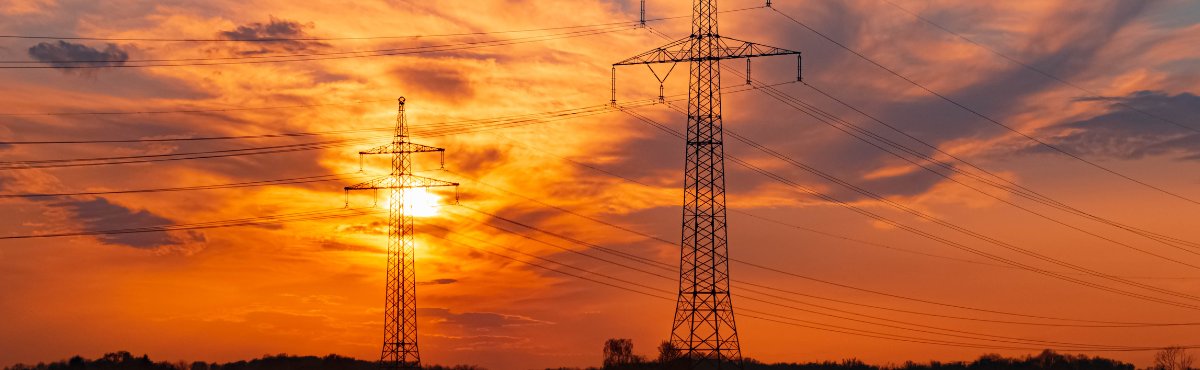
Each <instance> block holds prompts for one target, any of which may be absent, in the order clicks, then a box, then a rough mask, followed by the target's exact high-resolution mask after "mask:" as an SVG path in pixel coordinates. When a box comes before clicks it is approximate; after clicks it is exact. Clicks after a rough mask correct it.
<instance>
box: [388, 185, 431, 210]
mask: <svg viewBox="0 0 1200 370" xmlns="http://www.w3.org/2000/svg"><path fill="white" fill-rule="evenodd" d="M403 191H404V212H405V213H407V214H410V215H412V216H414V217H432V216H437V213H438V209H439V208H441V201H442V198H441V197H439V196H438V195H437V194H434V193H431V192H429V190H427V189H425V188H412V189H404V190H403ZM393 198H394V197H391V196H389V197H388V199H387V201H386V202H385V203H384V204H383V205H384V207H385V208H390V207H391V205H392V202H393V201H395V199H393Z"/></svg>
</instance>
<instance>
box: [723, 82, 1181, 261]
mask: <svg viewBox="0 0 1200 370" xmlns="http://www.w3.org/2000/svg"><path fill="white" fill-rule="evenodd" d="M761 91H763V92H764V93H765V94H767V95H768V96H770V97H772V98H775V99H776V100H779V101H780V102H782V103H784V104H786V105H788V106H790V107H793V108H795V109H797V110H799V111H801V112H803V113H805V114H807V115H809V116H810V117H812V118H814V119H816V120H818V121H820V122H821V123H824V124H826V125H828V126H830V127H833V128H835V129H837V130H839V131H841V132H843V133H845V134H847V135H850V136H852V137H854V138H856V139H858V140H860V141H862V142H864V143H866V144H868V145H870V146H872V147H875V148H876V149H879V150H881V151H883V152H886V153H888V154H891V155H893V156H895V157H896V158H899V159H901V160H904V161H906V162H908V163H911V164H913V165H915V166H918V167H920V168H921V169H924V170H926V171H928V172H930V173H933V174H934V175H937V176H939V177H942V178H944V179H946V180H949V181H951V182H954V183H956V184H958V185H961V186H963V187H966V188H968V189H970V190H973V191H975V192H977V193H979V194H982V195H984V196H986V197H989V198H991V199H994V200H996V201H998V202H1001V203H1004V204H1006V205H1009V206H1012V207H1014V208H1017V209H1019V210H1021V211H1024V212H1026V213H1029V214H1032V215H1034V216H1038V217H1040V218H1042V219H1045V220H1047V221H1050V222H1053V223H1056V224H1059V225H1062V226H1064V227H1067V228H1070V229H1072V230H1076V231H1079V232H1082V233H1084V234H1087V235H1090V236H1093V237H1096V238H1098V239H1101V240H1104V241H1107V242H1110V243H1113V244H1116V245H1119V246H1122V247H1125V248H1128V249H1132V250H1135V251H1138V252H1141V253H1143V254H1147V255H1150V256H1153V257H1156V258H1159V259H1162V260H1165V261H1170V262H1173V263H1177V264H1180V265H1183V266H1187V267H1191V268H1195V269H1200V266H1197V265H1194V264H1192V263H1189V262H1186V261H1182V260H1179V259H1176V258H1171V257H1167V256H1164V255H1161V254H1158V253H1154V252H1151V251H1148V250H1145V249H1142V248H1138V247H1135V246H1133V245H1130V244H1127V243H1124V242H1121V241H1118V240H1115V239H1112V238H1109V237H1106V236H1103V235H1100V234H1097V233H1094V232H1092V231H1089V230H1085V229H1083V228H1081V227H1079V226H1076V225H1072V224H1069V223H1066V222H1065V221H1062V220H1060V219H1058V218H1054V217H1050V216H1048V215H1046V214H1043V213H1040V212H1038V211H1035V210H1032V209H1030V208H1027V207H1024V206H1021V205H1019V204H1016V203H1014V202H1012V201H1010V200H1008V199H1004V198H1002V197H999V196H996V195H994V194H991V193H988V192H985V191H983V190H982V189H979V188H978V187H975V186H972V185H970V184H967V183H965V182H963V181H960V180H958V179H956V178H954V177H951V176H949V175H947V174H944V173H941V172H939V171H937V170H935V169H933V168H931V167H928V166H926V165H924V164H921V163H918V162H916V161H914V160H913V159H910V158H908V157H905V156H903V155H900V154H899V153H896V152H893V151H891V150H889V149H887V148H884V147H882V146H880V144H876V143H875V142H872V141H871V140H868V139H866V138H864V137H863V136H860V135H865V136H867V137H870V138H873V139H875V140H878V141H880V142H883V143H884V145H889V146H891V147H893V148H896V149H899V150H901V151H904V152H906V153H908V154H910V155H913V156H915V157H917V158H920V159H922V160H924V161H926V162H929V163H933V164H935V165H939V164H940V167H942V168H946V169H949V170H951V171H953V172H956V173H960V174H963V175H965V176H968V177H971V178H973V179H976V180H978V181H981V182H985V183H989V182H987V179H983V178H982V177H978V176H973V174H970V173H967V172H966V171H961V170H958V169H956V168H955V167H954V166H950V165H946V164H944V163H940V162H939V161H937V160H936V159H934V158H932V157H929V156H928V155H925V154H923V153H920V152H918V151H916V150H913V149H911V148H908V147H905V146H903V145H901V144H899V143H896V142H894V141H891V140H890V139H887V138H885V137H882V136H880V135H877V134H875V133H872V132H870V131H867V130H865V129H862V128H861V127H859V126H857V125H854V124H853V123H850V122H848V121H846V120H843V119H841V118H839V117H837V116H835V115H833V114H830V113H828V112H825V111H823V110H821V109H820V108H817V107H816V106H813V105H811V104H808V103H805V102H804V101H803V100H800V99H799V98H796V97H795V96H791V95H788V94H786V93H783V92H782V91H779V90H778V89H775V88H765V89H762V90H761ZM797 103H798V104H799V105H797ZM835 121H836V122H839V123H841V124H842V125H845V126H846V127H845V128H843V127H841V126H839V125H838V124H837V123H835ZM847 129H849V130H850V131H848V130H847ZM851 131H854V132H851ZM735 138H736V137H735ZM993 176H995V175H993ZM993 186H997V187H998V188H1000V189H1001V190H1007V189H1010V188H1008V187H1003V186H1001V185H999V184H996V185H993ZM1018 195H1024V194H1021V193H1018ZM1025 197H1027V198H1029V199H1030V200H1033V201H1035V202H1039V203H1042V204H1046V205H1049V206H1052V207H1054V206H1055V205H1061V203H1057V204H1056V203H1055V202H1052V201H1047V200H1044V199H1042V198H1034V197H1029V196H1028V195H1025ZM1060 207H1061V206H1060ZM1110 225H1113V226H1116V224H1114V223H1111V222H1110ZM1118 227H1119V226H1118ZM1124 229H1125V230H1128V231H1131V232H1134V233H1135V234H1138V235H1141V236H1145V237H1147V238H1149V239H1151V240H1154V241H1157V242H1159V243H1162V244H1164V245H1166V246H1169V247H1172V248H1176V249H1179V250H1182V251H1184V252H1187V253H1191V254H1194V255H1197V256H1200V252H1196V251H1193V250H1190V249H1188V248H1185V247H1182V246H1179V245H1175V244H1173V243H1171V242H1169V241H1166V240H1162V239H1159V238H1156V237H1154V236H1151V235H1149V234H1144V233H1139V232H1137V231H1134V230H1133V229H1130V228H1127V227H1126V228H1124Z"/></svg>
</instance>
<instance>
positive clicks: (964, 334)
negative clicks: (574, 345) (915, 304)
mask: <svg viewBox="0 0 1200 370" xmlns="http://www.w3.org/2000/svg"><path fill="white" fill-rule="evenodd" d="M460 207H463V208H467V209H470V210H473V211H476V212H478V213H481V214H484V215H487V216H489V217H493V218H497V219H502V220H505V221H507V222H513V221H512V220H510V219H506V218H503V217H499V216H497V215H494V214H491V213H487V212H483V211H480V210H478V209H474V208H471V207H469V206H464V205H460ZM460 217H462V216H460ZM466 220H468V221H472V222H473V223H477V224H485V223H484V222H483V221H480V220H476V219H471V218H466ZM517 224H520V225H524V224H521V223H517ZM492 227H494V228H496V229H498V230H501V231H504V232H506V233H510V234H513V235H517V236H521V237H523V238H526V239H530V240H534V241H537V242H539V243H541V244H545V245H549V246H552V247H555V248H557V249H561V250H564V251H567V252H572V253H575V254H578V255H582V256H585V257H589V258H592V259H597V260H600V261H603V262H606V263H610V264H615V265H617V266H620V267H623V268H626V269H635V270H637V271H640V272H643V273H647V274H650V275H652V276H656V277H659V278H661V279H664V280H666V281H674V280H675V278H673V277H670V276H666V275H662V274H658V273H653V272H648V271H645V270H641V269H637V268H633V267H630V266H628V265H625V264H621V263H619V262H613V261H611V260H607V259H604V258H599V257H596V256H592V255H590V254H587V253H584V252H580V251H576V250H573V249H570V248H565V247H561V246H557V245H555V244H553V243H548V242H544V241H541V240H538V239H534V238H530V237H528V236H526V235H524V234H521V233H517V232H514V231H511V230H508V229H504V228H500V227H495V226H492ZM525 227H530V226H528V225H525ZM438 228H441V229H443V230H445V231H447V232H452V231H451V230H450V229H448V228H444V227H438ZM530 228H532V229H535V230H539V231H541V232H545V233H550V234H552V235H555V236H556V237H558V238H563V236H561V235H559V234H555V233H552V232H549V231H547V230H544V229H540V228H536V227H530ZM565 240H568V241H574V242H576V243H577V244H580V245H583V246H586V247H590V248H597V247H599V246H596V245H594V244H591V243H586V242H579V241H577V240H575V239H573V238H567V239H565ZM505 248H509V247H505ZM600 248H603V247H600ZM526 255H529V254H526ZM539 258H540V257H539ZM543 259H544V258H543ZM664 265H665V264H664ZM663 269H664V270H665V271H667V272H672V271H673V270H672V269H671V268H670V267H667V266H663ZM605 276H610V277H611V275H605ZM614 279H619V278H614ZM620 280H621V281H624V282H629V280H628V279H620ZM638 285H639V286H641V287H643V288H650V289H655V288H653V287H649V286H646V285H642V284H638ZM656 290H657V289H656ZM741 290H743V291H751V292H755V293H756V294H763V295H766V296H768V297H772V298H775V299H780V298H782V299H784V300H789V299H787V298H784V297H779V296H774V295H771V294H769V293H762V292H758V291H754V290H752V289H747V288H744V287H743V288H741ZM667 293H668V294H670V292H667ZM738 297H739V298H741V299H746V300H751V301H756V302H760V303H765V304H769V305H773V306H779V307H784V308H789V309H792V310H796V311H801V312H806V313H810V314H817V315H822V316H829V317H833V318H837V319H841V320H848V321H854V322H858V323H864V324H870V325H876V326H885V327H889V328H893V329H900V330H908V331H915V332H920V333H925V334H933V335H941V336H950V337H955V338H963V339H970V340H983V341H991V342H999V343H1006V344H1008V345H1030V344H1033V345H1052V346H1069V347H1071V348H1073V349H1077V350H1101V351H1103V350H1114V351H1127V350H1153V349H1157V348H1158V347H1128V346H1110V345H1094V344H1082V343H1071V342H1057V341H1045V340H1036V339H1024V338H1015V337H1006V336H997V335H988V334H981V333H974V332H969V331H965V330H957V329H947V328H940V327H935V326H930V325H922V324H915V323H910V322H904V321H900V320H892V319H886V318H881V317H878V316H872V315H865V314H860V313H855V312H851V311H846V310H839V309H836V308H831V307H827V306H820V305H813V304H806V305H809V306H815V307H819V308H822V309H825V310H830V311H834V312H839V313H847V314H852V315H857V316H863V317H867V318H870V319H872V320H876V321H884V322H893V323H897V324H901V325H907V326H901V325H893V324H887V323H879V322H876V321H868V320H863V319H856V318H853V317H847V316H842V315H838V314H830V313H827V312H821V311H815V310H810V309H805V308H801V307H796V306H791V305H788V304H782V303H779V302H777V301H773V300H766V299H759V298H754V297H749V296H744V295H739V296H738ZM790 301H793V302H800V301H796V300H790ZM800 303H803V302H800ZM797 320H798V319H797ZM801 321H805V322H807V323H810V324H818V325H828V324H822V323H817V322H812V321H806V320H801ZM910 326H911V327H910ZM914 327H915V328H914ZM928 329H932V330H928Z"/></svg>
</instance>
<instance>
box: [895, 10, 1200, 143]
mask: <svg viewBox="0 0 1200 370" xmlns="http://www.w3.org/2000/svg"><path fill="white" fill-rule="evenodd" d="M881 1H883V2H885V3H888V5H891V6H893V7H895V8H896V9H900V11H903V12H905V13H908V15H911V16H913V17H916V18H917V19H920V20H921V21H923V22H925V23H926V24H929V25H931V26H933V27H935V28H937V29H940V30H942V31H944V32H946V33H949V34H951V35H954V36H955V37H958V38H959V39H962V40H963V41H966V42H967V43H969V44H972V45H975V46H977V47H979V48H981V49H983V50H987V51H988V52H991V53H992V54H995V55H996V56H999V57H1001V58H1004V59H1005V60H1008V61H1009V62H1012V63H1015V64H1017V65H1019V66H1021V67H1024V68H1026V69H1028V70H1031V71H1034V72H1037V73H1038V74H1040V75H1042V76H1045V77H1046V78H1049V79H1051V80H1054V81H1056V82H1058V83H1061V84H1063V85H1066V86H1069V87H1072V88H1074V89H1076V90H1079V91H1082V92H1085V93H1088V94H1091V95H1092V96H1093V97H1102V96H1103V95H1100V93H1098V92H1096V91H1095V90H1091V89H1088V88H1085V87H1083V86H1080V85H1078V84H1075V83H1073V82H1071V81H1068V80H1067V79H1065V78H1062V77H1058V76H1056V75H1054V74H1052V73H1050V72H1047V71H1046V70H1043V69H1040V68H1037V67H1034V66H1033V65H1030V64H1029V63H1025V62H1022V61H1020V60H1018V59H1017V58H1014V57H1011V56H1008V55H1006V54H1004V53H1001V52H1000V51H999V50H996V49H995V48H992V47H990V46H987V45H985V44H982V43H979V42H976V41H975V40H972V39H971V38H968V37H967V36H965V35H963V34H961V33H958V32H954V31H953V30H950V29H949V28H946V27H944V26H942V25H941V24H938V23H936V22H934V21H933V20H930V19H929V18H926V17H924V16H921V15H920V14H917V13H915V12H912V11H909V10H908V9H905V8H904V7H902V6H900V5H898V4H896V3H895V2H892V1H889V0H881ZM1113 102H1114V103H1116V104H1117V105H1120V106H1121V107H1124V108H1126V109H1129V110H1132V111H1135V112H1138V113H1141V114H1143V115H1145V116H1147V117H1150V118H1154V119H1157V120H1159V121H1163V122H1166V123H1169V124H1171V125H1174V126H1176V127H1179V128H1182V129H1184V130H1188V131H1193V132H1200V129H1197V128H1195V127H1192V126H1188V125H1185V124H1182V123H1179V122H1176V121H1173V120H1170V119H1167V118H1166V117H1162V116H1159V115H1156V114H1153V113H1150V112H1148V111H1146V110H1143V109H1140V108H1138V107H1135V106H1133V105H1132V104H1127V103H1125V102H1124V101H1121V100H1114V101H1113Z"/></svg>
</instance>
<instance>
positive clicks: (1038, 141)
mask: <svg viewBox="0 0 1200 370" xmlns="http://www.w3.org/2000/svg"><path fill="white" fill-rule="evenodd" d="M771 10H773V11H775V12H776V13H779V15H782V16H784V17H786V18H787V19H790V20H791V21H792V22H794V23H796V24H798V25H800V26H802V27H804V28H805V29H808V30H809V31H812V32H813V33H815V34H817V35H818V36H821V38H824V39H825V40H828V41H829V42H831V43H833V44H835V45H837V46H839V47H841V48H842V49H844V50H846V51H848V52H850V53H851V54H854V55H856V56H858V57H859V58H861V59H863V60H865V61H867V62H869V63H871V64H873V65H875V66H876V67H879V68H880V69H883V70H884V71H887V72H888V73H889V74H891V75H893V76H896V77H898V78H900V79H902V80H904V81H906V82H908V83H909V84H912V85H913V86H916V87H918V88H920V89H922V90H924V91H926V92H928V93H930V94H932V95H934V96H936V97H938V98H940V99H942V100H944V101H946V102H948V103H950V104H953V105H954V106H956V107H958V108H960V109H962V110H964V111H967V112H969V113H971V114H973V115H975V116H977V117H979V118H982V119H984V120H986V121H988V122H990V123H992V124H994V125H996V126H999V127H1002V128H1004V129H1005V130H1008V131H1010V132H1012V133H1015V134H1017V135H1020V136H1021V137H1024V138H1025V139H1027V140H1029V141H1032V142H1034V143H1036V144H1037V145H1040V146H1043V147H1045V148H1047V149H1050V150H1052V151H1054V152H1057V153H1059V154H1062V155H1065V156H1068V157H1071V158H1073V159H1075V160H1077V161H1079V162H1083V163H1084V164H1087V165H1089V166H1092V167H1095V168H1097V169H1099V170H1101V171H1104V172H1108V173H1109V174H1112V175H1114V176H1117V177H1120V178H1123V179H1125V180H1128V181H1131V182H1134V183H1136V184H1139V185H1142V186H1144V187H1146V188H1149V189H1152V190H1155V191H1157V192H1160V193H1163V194H1166V195H1169V196H1171V197H1174V198H1177V199H1180V200H1183V201H1186V202H1189V203H1192V204H1196V205H1200V201H1197V200H1194V199H1192V198H1189V197H1186V196H1183V195H1180V194H1178V193H1175V192H1172V191H1169V190H1166V189H1163V188H1160V187H1157V186H1154V185H1152V184H1150V183H1147V182H1145V181H1142V180H1138V179H1135V178H1133V177H1130V176H1128V175H1125V174H1123V173H1121V172H1117V171H1116V170H1113V169H1110V168H1108V167H1105V166H1102V165H1100V164H1099V163H1096V162H1093V161H1089V160H1087V159H1085V158H1083V157H1081V156H1079V155H1076V154H1074V153H1071V152H1070V151H1067V150H1065V149H1062V148H1059V147H1058V146H1056V145H1053V144H1050V143H1048V142H1045V141H1043V140H1041V139H1038V138H1036V137H1033V136H1031V135H1029V134H1026V133H1024V132H1022V131H1021V130H1017V129H1015V128H1013V127H1012V126H1009V125H1006V124H1004V123H1002V122H1000V121H997V120H996V119H993V118H991V117H989V116H987V115H985V114H983V113H981V112H979V111H977V110H974V109H972V108H970V107H968V106H966V105H965V104H962V103H959V102H958V101H957V100H954V99H951V98H949V97H947V96H946V95H943V94H941V93H939V92H937V91H934V90H932V89H930V88H928V87H925V85H922V84H920V83H918V82H916V81H914V80H912V79H910V78H908V77H906V76H904V75H902V74H900V73H899V72H896V71H895V70H893V69H891V68H888V67H886V66H884V65H882V64H880V63H879V62H876V61H875V60H873V59H871V58H868V57H867V56H866V55H863V54H862V53H859V52H858V51H856V50H854V49H851V48H850V47H849V46H846V45H845V44H842V43H841V42H838V41H837V40H834V39H833V38H831V37H829V36H827V35H825V34H824V33H821V32H820V31H817V30H816V29H814V28H812V27H809V26H808V25H807V24H804V23H803V22H800V21H799V20H797V19H796V18H793V17H792V16H790V15H787V14H786V13H784V12H782V11H779V10H778V9H775V8H771Z"/></svg>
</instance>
